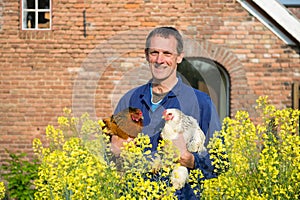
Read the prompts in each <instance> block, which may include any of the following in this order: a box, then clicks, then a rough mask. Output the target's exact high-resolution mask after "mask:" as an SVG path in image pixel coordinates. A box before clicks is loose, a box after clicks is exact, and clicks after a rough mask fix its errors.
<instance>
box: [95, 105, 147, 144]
mask: <svg viewBox="0 0 300 200" xmlns="http://www.w3.org/2000/svg"><path fill="white" fill-rule="evenodd" d="M102 122H103V123H100V125H101V127H102V130H103V132H104V133H106V134H108V135H117V136H119V137H121V138H123V139H128V137H131V138H135V137H136V136H137V135H138V133H141V132H142V128H143V113H142V111H141V110H140V109H138V108H132V107H129V108H127V109H125V110H122V111H121V112H119V113H117V114H115V115H112V116H111V117H109V118H105V119H103V120H102Z"/></svg>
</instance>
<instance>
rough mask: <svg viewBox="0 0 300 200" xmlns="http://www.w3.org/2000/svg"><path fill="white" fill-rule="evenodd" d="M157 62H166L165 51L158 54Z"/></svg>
mask: <svg viewBox="0 0 300 200" xmlns="http://www.w3.org/2000/svg"><path fill="white" fill-rule="evenodd" d="M156 62H157V63H164V62H165V55H164V54H163V53H161V52H160V53H159V54H158V55H157V58H156Z"/></svg>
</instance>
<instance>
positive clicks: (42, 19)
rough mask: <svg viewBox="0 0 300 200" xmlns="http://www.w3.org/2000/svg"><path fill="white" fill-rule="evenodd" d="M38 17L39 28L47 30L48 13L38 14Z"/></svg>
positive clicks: (48, 25)
mask: <svg viewBox="0 0 300 200" xmlns="http://www.w3.org/2000/svg"><path fill="white" fill-rule="evenodd" d="M38 16H39V17H38V24H39V28H49V27H50V24H49V19H47V17H48V18H49V12H39V13H38Z"/></svg>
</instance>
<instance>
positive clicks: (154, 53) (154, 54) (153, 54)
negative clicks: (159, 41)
mask: <svg viewBox="0 0 300 200" xmlns="http://www.w3.org/2000/svg"><path fill="white" fill-rule="evenodd" d="M150 55H151V56H157V55H158V52H156V51H153V52H150Z"/></svg>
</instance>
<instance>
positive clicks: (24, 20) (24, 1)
mask: <svg viewBox="0 0 300 200" xmlns="http://www.w3.org/2000/svg"><path fill="white" fill-rule="evenodd" d="M34 1H35V8H34V9H29V8H26V7H27V6H26V4H27V0H21V4H22V11H21V13H22V14H21V15H22V23H21V26H22V30H51V27H52V9H51V8H52V5H51V4H52V0H49V8H48V9H39V8H38V0H34ZM28 12H34V13H35V20H34V21H35V26H34V28H28V27H27V23H28V22H27V15H26V14H27V13H28ZM41 12H44V13H49V16H48V17H49V26H48V27H39V24H38V13H41Z"/></svg>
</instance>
